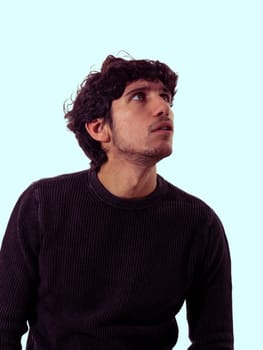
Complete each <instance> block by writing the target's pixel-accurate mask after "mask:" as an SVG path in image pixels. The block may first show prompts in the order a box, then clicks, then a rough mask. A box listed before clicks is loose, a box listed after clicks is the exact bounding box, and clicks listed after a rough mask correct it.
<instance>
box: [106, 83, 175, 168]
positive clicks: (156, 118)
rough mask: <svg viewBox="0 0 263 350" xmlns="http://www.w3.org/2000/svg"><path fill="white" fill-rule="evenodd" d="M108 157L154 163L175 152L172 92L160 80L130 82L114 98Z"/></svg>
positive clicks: (146, 163)
mask: <svg viewBox="0 0 263 350" xmlns="http://www.w3.org/2000/svg"><path fill="white" fill-rule="evenodd" d="M111 117H112V127H111V129H110V133H111V142H110V144H109V147H108V158H109V159H111V158H115V159H116V157H117V158H119V159H126V160H131V161H134V162H137V163H140V164H142V165H153V164H155V163H156V162H158V161H159V160H160V159H162V158H164V157H167V156H169V155H170V154H171V152H172V139H173V112H172V110H171V93H170V92H169V90H168V89H167V88H166V87H165V86H164V85H163V83H162V82H160V81H154V82H153V81H146V80H137V81H134V82H132V83H129V84H127V86H126V88H125V90H124V92H123V94H122V96H121V97H120V98H118V99H116V100H113V102H112V107H111Z"/></svg>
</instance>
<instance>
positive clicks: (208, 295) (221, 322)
mask: <svg viewBox="0 0 263 350" xmlns="http://www.w3.org/2000/svg"><path fill="white" fill-rule="evenodd" d="M209 221H210V223H209V225H208V229H207V232H205V234H204V240H203V242H202V246H203V247H202V249H201V250H202V252H203V254H202V259H201V263H200V265H199V271H198V273H197V278H196V279H195V282H194V283H193V286H192V288H191V291H190V293H189V295H188V297H187V300H186V306H187V318H188V324H189V338H190V340H191V342H192V345H191V346H190V347H189V349H188V350H233V321H232V282H231V261H230V253H229V247H228V242H227V239H226V236H225V233H224V229H223V226H222V224H221V222H220V220H219V219H218V217H217V216H216V215H215V214H214V213H213V212H212V216H211V219H210V220H209ZM199 243H200V242H199ZM199 246H200V245H199Z"/></svg>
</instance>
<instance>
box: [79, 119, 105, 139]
mask: <svg viewBox="0 0 263 350" xmlns="http://www.w3.org/2000/svg"><path fill="white" fill-rule="evenodd" d="M85 128H86V130H87V132H88V134H89V135H90V136H91V137H92V138H93V139H94V140H96V141H100V142H107V141H108V140H109V134H108V128H107V125H106V123H105V121H104V118H97V119H94V120H92V121H91V122H87V123H86V124H85Z"/></svg>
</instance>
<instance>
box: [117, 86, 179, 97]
mask: <svg viewBox="0 0 263 350" xmlns="http://www.w3.org/2000/svg"><path fill="white" fill-rule="evenodd" d="M149 90H159V91H161V92H165V93H168V94H169V95H170V96H171V97H172V94H171V91H170V90H169V89H168V88H167V87H166V86H163V87H162V88H160V89H154V88H152V87H150V86H148V85H141V86H137V87H136V88H134V89H131V90H129V91H127V92H126V93H125V94H124V96H129V95H131V94H133V93H134V92H138V91H149Z"/></svg>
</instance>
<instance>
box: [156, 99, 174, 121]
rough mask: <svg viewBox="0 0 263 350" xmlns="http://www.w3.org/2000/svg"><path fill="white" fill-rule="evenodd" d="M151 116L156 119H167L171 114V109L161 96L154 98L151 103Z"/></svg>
mask: <svg viewBox="0 0 263 350" xmlns="http://www.w3.org/2000/svg"><path fill="white" fill-rule="evenodd" d="M153 114H154V116H156V117H163V116H165V117H169V115H170V114H171V107H170V104H169V102H167V101H166V100H164V99H163V97H162V96H159V95H158V96H156V97H155V98H154V102H153Z"/></svg>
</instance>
